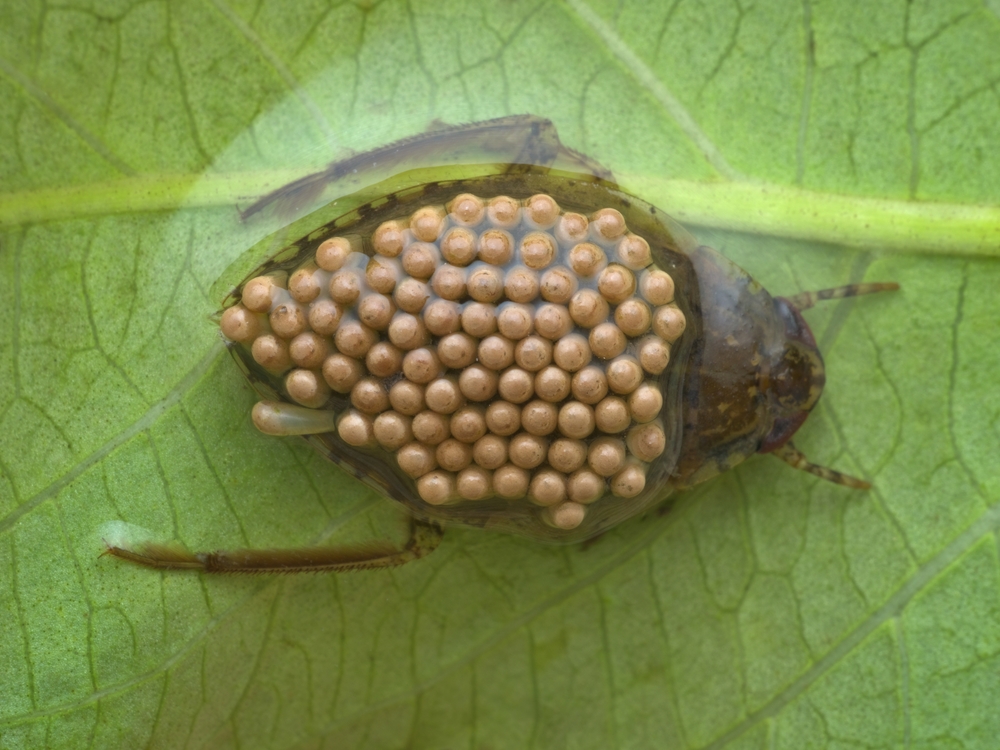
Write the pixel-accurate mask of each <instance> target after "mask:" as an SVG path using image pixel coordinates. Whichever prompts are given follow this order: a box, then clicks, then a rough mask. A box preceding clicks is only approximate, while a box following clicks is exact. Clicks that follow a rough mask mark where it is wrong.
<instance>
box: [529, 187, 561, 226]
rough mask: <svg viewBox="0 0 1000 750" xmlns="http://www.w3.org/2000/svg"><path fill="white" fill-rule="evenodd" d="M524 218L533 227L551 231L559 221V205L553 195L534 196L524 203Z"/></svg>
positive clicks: (541, 194) (540, 194)
mask: <svg viewBox="0 0 1000 750" xmlns="http://www.w3.org/2000/svg"><path fill="white" fill-rule="evenodd" d="M524 216H525V219H526V220H527V221H528V222H529V223H530V224H531V225H532V226H535V227H537V228H539V229H549V228H550V227H552V226H553V225H554V224H555V223H556V222H557V221H558V220H559V204H558V203H556V201H555V199H554V198H553V197H552V196H551V195H545V194H544V193H539V194H537V195H533V196H531V197H530V198H528V200H526V201H525V202H524Z"/></svg>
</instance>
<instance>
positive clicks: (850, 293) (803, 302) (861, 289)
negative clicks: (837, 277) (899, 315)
mask: <svg viewBox="0 0 1000 750" xmlns="http://www.w3.org/2000/svg"><path fill="white" fill-rule="evenodd" d="M897 289H899V284H896V283H895V282H889V283H884V284H883V283H872V284H848V285H847V286H838V287H834V288H833V289H820V290H819V291H817V292H799V293H798V294H796V295H793V296H791V297H786V299H787V300H788V301H789V302H790V303H791V304H792V307H795V308H796V309H798V310H808V309H809V308H810V307H812V306H813V305H815V304H816V303H817V302H823V301H825V300H829V299H843V298H844V297H858V296H860V295H862V294H875V292H894V291H896V290H897Z"/></svg>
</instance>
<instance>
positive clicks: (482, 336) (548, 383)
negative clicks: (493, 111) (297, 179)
mask: <svg viewBox="0 0 1000 750" xmlns="http://www.w3.org/2000/svg"><path fill="white" fill-rule="evenodd" d="M563 204H565V205H563ZM630 222H634V223H635V225H636V227H637V228H638V229H640V231H639V232H634V231H631V227H630ZM643 230H644V231H643ZM677 242H678V241H677V240H676V239H675V234H674V233H673V232H671V228H670V227H669V226H668V225H664V224H660V223H658V222H657V217H656V213H655V212H653V211H652V210H650V209H649V208H648V207H646V206H645V205H644V204H643V205H639V204H638V203H637V202H635V201H634V200H630V199H627V198H625V197H624V196H623V195H622V194H620V193H617V192H616V191H611V190H609V188H608V187H607V186H604V185H599V184H595V183H593V182H587V181H582V180H579V181H578V180H572V179H569V178H565V177H553V176H551V175H537V174H535V175H516V176H512V175H494V176H488V177H482V178H478V179H473V180H462V181H458V182H456V183H432V184H428V185H425V186H423V188H422V189H421V190H420V191H419V194H416V195H415V194H413V192H412V191H411V192H410V193H408V194H407V195H406V196H405V197H401V196H388V197H387V200H386V201H385V202H384V203H382V204H381V205H379V206H369V207H368V208H366V209H365V210H363V211H361V212H359V213H358V215H357V216H356V217H354V218H352V219H350V220H348V221H345V222H341V223H339V225H338V226H334V227H329V228H328V229H327V230H324V231H322V232H317V233H314V235H313V236H312V237H311V239H309V240H308V241H303V242H302V243H300V247H299V250H298V252H296V253H295V256H294V257H293V258H292V259H290V260H288V261H285V262H283V263H281V264H279V265H275V266H271V267H269V268H268V269H266V272H265V273H260V274H257V275H255V276H253V277H252V278H250V279H249V280H247V281H246V283H245V284H244V285H243V286H242V288H241V292H240V301H239V302H238V303H237V304H235V305H233V306H231V307H229V308H228V309H227V310H226V311H225V313H224V315H223V318H222V322H221V326H222V331H223V333H224V335H225V336H226V337H227V338H228V339H230V340H231V341H233V342H235V343H236V344H237V345H236V346H235V347H234V349H233V351H234V353H235V354H236V356H237V357H238V358H239V359H240V361H241V362H242V364H243V366H244V367H245V368H246V369H247V371H248V372H252V373H255V378H256V379H258V380H259V381H260V382H265V383H267V384H268V387H269V389H270V392H273V393H274V394H277V395H278V396H279V398H278V399H277V400H275V399H269V400H267V401H265V402H262V403H261V404H259V405H258V406H257V407H256V408H255V410H254V420H255V423H256V424H257V426H258V427H259V428H260V429H262V430H263V431H265V432H269V433H271V434H290V433H300V434H311V435H312V437H311V440H312V441H313V442H314V443H316V444H318V445H320V446H321V447H322V449H323V450H324V452H325V453H326V454H327V455H328V456H330V457H331V458H332V459H333V460H335V461H337V462H338V463H340V464H342V465H345V466H347V467H349V469H350V470H351V471H352V473H353V474H354V475H355V476H357V477H359V478H361V479H363V480H364V481H367V482H368V483H369V484H373V485H375V486H377V487H378V488H379V489H380V490H381V491H383V492H384V493H386V494H388V495H389V496H391V497H393V498H395V499H397V500H399V501H400V502H402V503H404V504H405V505H406V506H407V507H408V508H409V509H410V510H411V511H412V512H413V513H414V514H415V515H417V517H423V518H434V519H440V520H443V521H448V522H451V523H459V524H464V525H471V526H479V527H487V528H496V529H502V530H508V531H514V532H517V533H522V534H526V535H529V536H535V537H540V538H547V539H566V540H570V539H575V538H586V537H588V536H592V535H594V534H596V533H598V532H599V531H601V530H602V529H604V528H607V527H609V526H611V525H613V524H615V523H618V522H619V521H621V520H623V519H624V518H627V517H629V516H631V515H634V514H635V513H637V512H640V511H641V510H643V509H645V508H647V507H649V506H650V505H651V504H653V503H655V502H658V501H659V500H661V499H662V498H663V497H665V496H666V495H667V494H669V492H670V483H669V477H670V475H671V473H672V471H673V469H674V465H675V463H676V460H677V456H678V455H679V452H680V439H681V426H682V419H681V413H682V409H681V397H682V388H681V384H682V381H683V377H682V376H683V373H684V368H685V360H686V349H687V346H688V344H687V341H689V340H690V339H691V337H690V336H688V337H687V338H685V335H686V333H685V332H686V331H687V327H688V321H689V312H688V310H689V306H688V302H687V300H686V298H685V295H684V294H683V292H682V291H680V289H683V288H686V287H687V286H688V285H689V282H690V280H691V278H690V276H691V265H690V263H689V261H688V259H687V257H686V256H685V255H684V253H683V252H682V251H681V249H680V247H679V246H678V244H677ZM262 270H263V269H262ZM679 287H680V289H679ZM289 402H291V403H289ZM291 404H294V406H293V405H291Z"/></svg>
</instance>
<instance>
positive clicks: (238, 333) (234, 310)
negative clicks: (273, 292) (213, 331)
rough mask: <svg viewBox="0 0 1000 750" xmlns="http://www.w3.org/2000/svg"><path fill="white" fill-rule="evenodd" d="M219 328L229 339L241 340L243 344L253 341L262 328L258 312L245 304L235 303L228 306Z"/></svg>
mask: <svg viewBox="0 0 1000 750" xmlns="http://www.w3.org/2000/svg"><path fill="white" fill-rule="evenodd" d="M219 328H220V329H221V330H222V335H223V336H225V337H226V338H227V339H229V340H230V341H239V342H240V343H241V344H250V343H252V342H253V340H254V339H255V338H257V336H259V335H260V330H261V329H260V320H259V319H258V318H257V314H255V313H253V312H251V311H250V310H248V309H247V308H246V307H244V306H243V305H233V306H232V307H228V308H226V311H225V312H224V313H222V320H221V321H219Z"/></svg>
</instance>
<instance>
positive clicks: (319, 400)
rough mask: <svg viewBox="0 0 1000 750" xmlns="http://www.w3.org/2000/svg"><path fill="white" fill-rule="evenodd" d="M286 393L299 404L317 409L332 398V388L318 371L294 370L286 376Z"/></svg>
mask: <svg viewBox="0 0 1000 750" xmlns="http://www.w3.org/2000/svg"><path fill="white" fill-rule="evenodd" d="M285 391H287V392H288V395H289V396H290V397H291V398H292V400H293V401H295V402H296V403H298V404H302V406H308V407H310V408H311V409H316V408H318V407H320V406H322V405H323V404H325V403H326V402H327V400H328V399H329V398H330V386H328V385H327V384H326V381H325V380H323V376H322V375H321V374H320V373H319V372H317V371H316V370H292V371H291V372H290V373H288V375H287V376H285Z"/></svg>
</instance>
